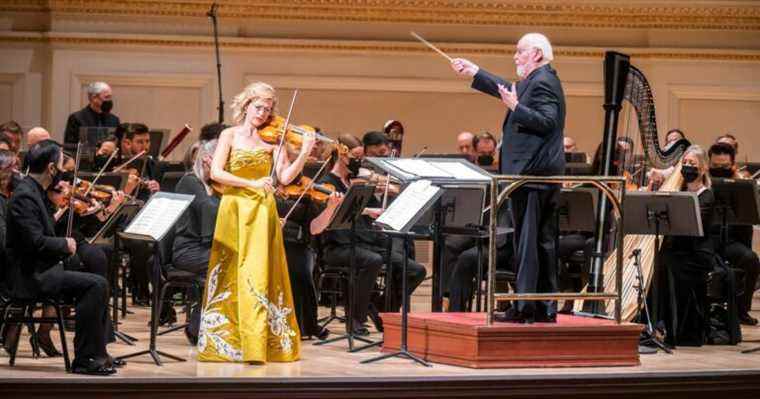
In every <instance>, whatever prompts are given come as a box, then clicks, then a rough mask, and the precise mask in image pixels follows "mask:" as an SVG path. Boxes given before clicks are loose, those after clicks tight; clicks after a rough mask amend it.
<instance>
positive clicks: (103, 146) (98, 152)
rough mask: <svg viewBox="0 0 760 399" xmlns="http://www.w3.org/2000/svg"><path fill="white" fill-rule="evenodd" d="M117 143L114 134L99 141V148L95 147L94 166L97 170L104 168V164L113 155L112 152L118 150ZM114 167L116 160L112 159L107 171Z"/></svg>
mask: <svg viewBox="0 0 760 399" xmlns="http://www.w3.org/2000/svg"><path fill="white" fill-rule="evenodd" d="M116 145H117V139H116V136H114V135H109V136H107V137H104V138H103V139H101V140H100V141H98V143H97V148H96V149H95V159H94V161H93V168H94V169H95V170H96V171H99V170H101V169H103V166H104V165H105V164H106V162H107V161H108V158H109V157H110V156H111V154H113V152H114V151H116ZM113 167H114V162H113V161H111V163H110V164H109V165H108V168H107V169H106V171H110V170H112V169H113Z"/></svg>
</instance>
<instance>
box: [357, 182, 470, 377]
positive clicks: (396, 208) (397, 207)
mask: <svg viewBox="0 0 760 399" xmlns="http://www.w3.org/2000/svg"><path fill="white" fill-rule="evenodd" d="M416 184H421V185H423V186H424V182H422V181H420V182H418V183H412V184H411V185H409V186H407V188H406V189H405V190H404V191H402V192H401V193H400V194H399V195H398V197H396V199H395V201H394V202H393V204H391V206H390V207H389V208H388V209H386V210H385V212H384V215H383V216H387V215H385V213H394V212H396V213H397V214H401V217H398V218H395V219H394V221H395V222H396V223H394V224H393V225H391V224H390V222H388V223H384V222H383V220H387V219H384V218H383V217H382V216H381V217H380V218H378V220H377V221H376V222H375V224H377V225H378V226H380V227H382V228H383V230H382V231H383V233H384V234H386V235H387V236H388V238H389V239H391V240H392V239H393V238H394V237H398V238H400V239H401V241H402V242H403V243H404V262H403V263H402V266H401V326H400V328H401V342H400V344H399V350H398V351H396V352H393V353H386V354H384V355H380V356H377V357H374V358H371V359H366V360H362V361H361V363H362V364H367V363H372V362H377V361H380V360H384V359H389V358H393V357H405V358H407V359H409V360H413V361H414V362H416V363H419V364H421V365H423V366H426V367H430V366H431V365H430V364H429V363H428V362H426V361H424V360H422V359H420V358H418V357H417V356H415V355H414V354H412V353H411V352H409V345H408V332H407V330H408V320H409V317H408V316H409V301H410V298H409V292H407V289H406V288H407V287H406V284H407V282H406V279H407V273H406V271H407V269H408V267H409V241H410V240H414V238H416V237H417V236H418V235H417V234H415V233H413V232H410V231H409V230H410V229H411V228H412V227H413V226H414V225H415V224H416V223H417V221H418V220H419V219H420V218H421V217H422V215H423V214H424V213H425V211H426V210H427V209H428V208H430V207H431V206H432V205H433V204H434V203H435V202H436V201H438V199H439V198H440V197H441V195H443V190H442V189H440V188H439V187H435V186H430V187H428V188H427V189H424V188H423V190H424V191H425V194H424V196H416V195H408V194H410V191H414V190H415V189H416V187H415V185H416ZM421 191H422V190H421ZM423 198H424V199H423ZM478 211H479V209H478ZM386 267H387V270H386V280H392V279H393V278H392V275H391V269H392V268H391V265H386Z"/></svg>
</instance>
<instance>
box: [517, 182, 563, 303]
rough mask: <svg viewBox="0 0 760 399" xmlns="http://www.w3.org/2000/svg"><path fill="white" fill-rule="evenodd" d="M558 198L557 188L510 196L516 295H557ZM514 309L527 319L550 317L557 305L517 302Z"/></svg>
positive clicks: (530, 189)
mask: <svg viewBox="0 0 760 399" xmlns="http://www.w3.org/2000/svg"><path fill="white" fill-rule="evenodd" d="M558 197H559V187H558V186H556V185H540V186H539V185H536V186H531V187H525V186H523V187H522V188H520V189H518V190H516V191H515V192H514V193H513V194H512V196H511V200H512V215H513V218H514V226H515V233H514V234H515V236H514V237H515V256H516V264H517V283H516V286H515V291H516V292H517V293H518V294H520V293H543V292H557V255H556V239H557V217H556V214H557V200H558ZM516 308H517V310H518V311H520V312H522V313H525V314H527V315H533V314H540V315H543V314H545V315H553V314H555V313H556V312H557V301H517V304H516Z"/></svg>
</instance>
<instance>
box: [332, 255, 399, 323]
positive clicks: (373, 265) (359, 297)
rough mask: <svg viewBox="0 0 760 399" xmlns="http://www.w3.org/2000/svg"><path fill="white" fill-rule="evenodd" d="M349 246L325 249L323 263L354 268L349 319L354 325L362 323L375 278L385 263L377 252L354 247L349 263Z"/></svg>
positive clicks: (367, 309) (367, 308) (365, 315)
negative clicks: (354, 276)
mask: <svg viewBox="0 0 760 399" xmlns="http://www.w3.org/2000/svg"><path fill="white" fill-rule="evenodd" d="M351 248H352V247H351V246H350V245H340V246H332V247H327V248H325V262H326V263H327V264H329V265H332V266H336V267H354V268H355V269H356V271H355V273H356V280H355V281H354V282H353V289H354V309H353V310H352V311H351V317H352V319H353V320H354V322H355V323H363V322H364V320H366V318H367V313H368V311H369V300H370V295H371V294H372V289H373V288H374V287H375V282H376V281H377V276H378V275H380V269H381V268H382V266H383V263H384V262H385V261H384V260H383V257H382V256H381V255H380V254H378V253H377V252H374V251H371V250H369V249H367V248H364V247H361V246H356V247H354V248H356V252H355V254H354V258H353V263H352V262H351V260H352V259H351Z"/></svg>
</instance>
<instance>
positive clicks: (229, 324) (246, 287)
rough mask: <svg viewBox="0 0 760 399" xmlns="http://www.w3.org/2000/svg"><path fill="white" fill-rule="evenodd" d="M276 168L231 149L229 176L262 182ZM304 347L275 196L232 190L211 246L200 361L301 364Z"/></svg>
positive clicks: (262, 155)
mask: <svg viewBox="0 0 760 399" xmlns="http://www.w3.org/2000/svg"><path fill="white" fill-rule="evenodd" d="M271 167H272V156H271V154H270V153H269V152H268V151H267V150H265V149H255V150H248V149H233V150H232V151H231V152H230V158H229V160H228V162H227V166H226V169H227V171H228V172H230V173H232V174H234V175H236V176H239V177H242V178H246V179H258V178H261V177H265V176H268V175H269V172H270V169H271ZM300 343H301V337H300V333H299V331H298V323H297V322H296V317H295V314H294V313H293V294H292V292H291V289H290V279H289V277H288V265H287V261H286V259H285V249H284V247H283V240H282V229H281V227H280V222H279V216H278V215H277V206H276V204H275V199H274V196H273V195H272V194H266V193H265V192H264V191H263V190H251V189H246V188H241V187H227V188H226V190H225V192H224V195H223V196H222V200H221V202H220V204H219V213H218V216H217V218H216V229H215V231H214V241H213V243H212V246H211V256H210V260H209V267H208V274H207V278H206V292H205V296H204V301H203V312H202V316H201V326H200V333H199V337H198V360H200V361H220V362H228V361H235V362H290V361H295V360H298V357H299V354H300Z"/></svg>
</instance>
